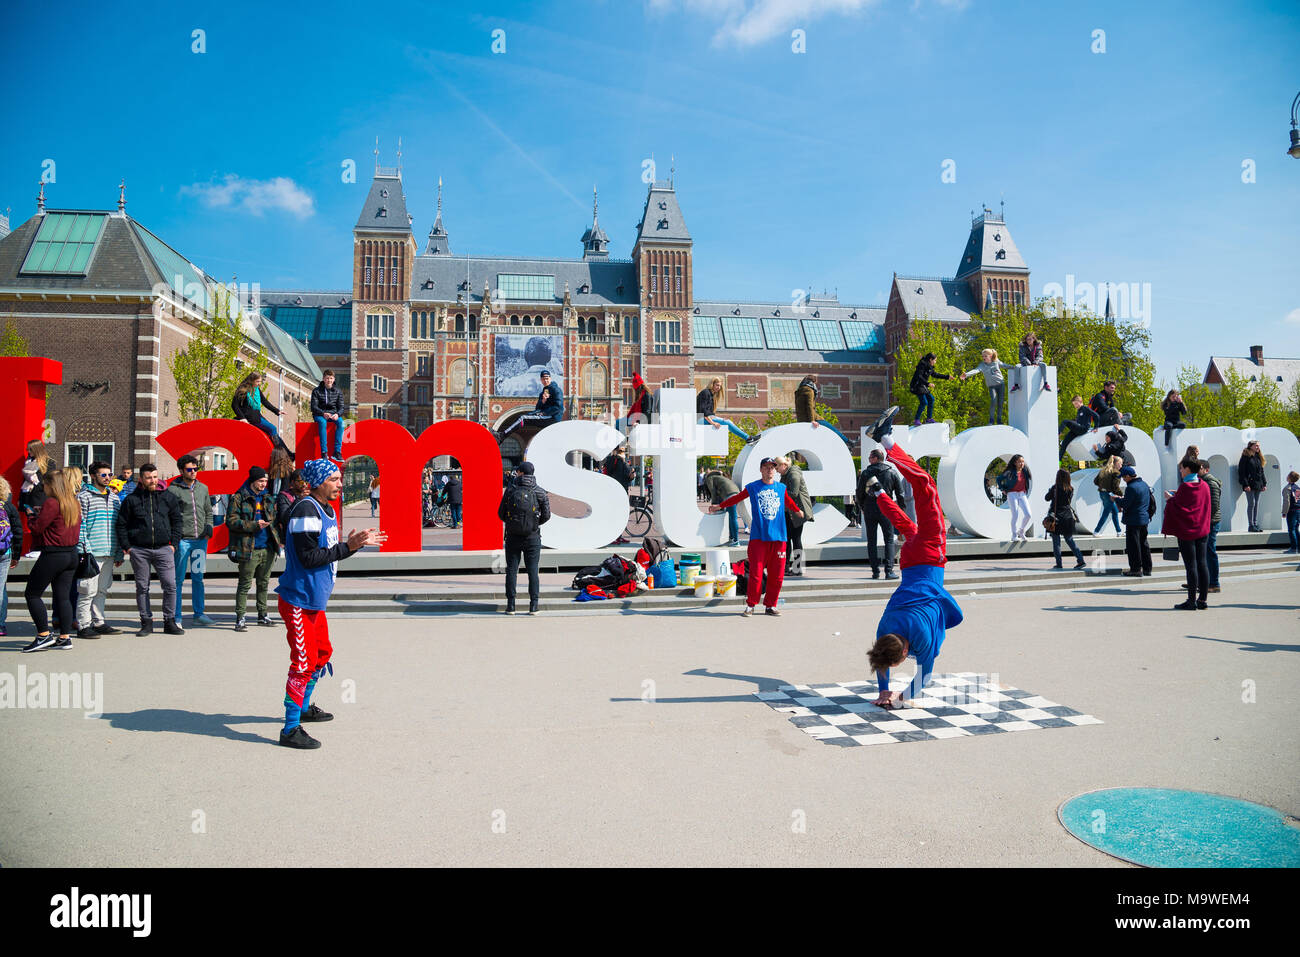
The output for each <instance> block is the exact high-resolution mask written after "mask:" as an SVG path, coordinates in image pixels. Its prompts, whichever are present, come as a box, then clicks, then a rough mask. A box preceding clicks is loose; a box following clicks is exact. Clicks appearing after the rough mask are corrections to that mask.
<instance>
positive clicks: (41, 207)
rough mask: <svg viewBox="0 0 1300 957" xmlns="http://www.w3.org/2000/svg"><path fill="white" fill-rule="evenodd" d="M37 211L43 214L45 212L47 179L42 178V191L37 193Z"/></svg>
mask: <svg viewBox="0 0 1300 957" xmlns="http://www.w3.org/2000/svg"><path fill="white" fill-rule="evenodd" d="M36 212H37V214H38V215H42V216H43V215H44V214H45V180H41V189H40V192H38V193H37V194H36Z"/></svg>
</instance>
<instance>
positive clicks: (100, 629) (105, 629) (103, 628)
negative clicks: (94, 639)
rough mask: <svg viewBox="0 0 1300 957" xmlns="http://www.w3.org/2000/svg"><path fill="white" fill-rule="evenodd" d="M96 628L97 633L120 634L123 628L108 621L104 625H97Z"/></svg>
mask: <svg viewBox="0 0 1300 957" xmlns="http://www.w3.org/2000/svg"><path fill="white" fill-rule="evenodd" d="M94 630H95V634H97V635H120V634H121V633H122V629H121V628H114V627H113V626H112V625H110V624H108V623H107V622H105V623H104V624H102V625H95V628H94Z"/></svg>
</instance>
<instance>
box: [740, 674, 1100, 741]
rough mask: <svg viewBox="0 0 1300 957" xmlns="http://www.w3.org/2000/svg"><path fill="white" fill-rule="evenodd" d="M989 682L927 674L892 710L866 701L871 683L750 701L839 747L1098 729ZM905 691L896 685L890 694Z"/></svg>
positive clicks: (762, 694)
mask: <svg viewBox="0 0 1300 957" xmlns="http://www.w3.org/2000/svg"><path fill="white" fill-rule="evenodd" d="M997 678H998V676H997V675H996V674H994V675H981V674H974V673H972V672H961V673H958V674H951V675H940V674H936V675H931V677H930V684H929V685H928V686H927V687H926V688H925V690H924V691H923V692H922V694H921V696H920V697H918V698H915V699H913V700H910V701H908V702H907V706H906V707H903V708H898V709H895V710H887V709H885V708H878V707H876V706H875V705H874V704H872V703H871V702H872V701H874V700H875V699H876V697H877V696H878V694H879V692H878V690H877V686H876V682H875V681H847V682H844V683H842V684H829V685H811V686H810V685H781V686H780V689H779V690H777V691H759V692H755V695H754V696H755V697H756V698H758V699H760V700H761V701H765V702H766V703H767V704H769V705H770V706H771V707H772V708H774V709H775V710H777V711H784V712H786V713H788V714H789V715H790V716H791V717H790V722H791V724H793V725H794V726H795V727H797V728H802V729H803V730H804V731H806V732H808V734H810V735H812V736H813V737H814V738H816V739H817V740H819V741H822V742H824V743H826V744H836V745H840V746H841V747H853V746H854V745H859V744H894V743H896V742H899V741H931V740H934V739H935V738H961V737H965V736H967V735H972V734H1002V733H1004V732H1007V731H1034V730H1037V729H1038V728H1069V727H1073V726H1075V725H1080V724H1101V721H1100V720H1099V719H1098V718H1094V717H1093V716H1092V715H1088V714H1080V713H1079V712H1078V711H1075V710H1074V709H1073V708H1067V707H1065V706H1064V705H1059V704H1056V703H1055V702H1052V701H1048V700H1047V699H1046V698H1040V697H1038V696H1037V695H1035V694H1032V693H1031V692H1028V691H1021V690H1020V689H1019V688H1010V687H1007V686H1005V685H1000V684H998V682H997ZM906 687H907V682H902V683H899V684H896V685H895V690H902V689H905V688H906Z"/></svg>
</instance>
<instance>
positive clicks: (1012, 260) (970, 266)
mask: <svg viewBox="0 0 1300 957" xmlns="http://www.w3.org/2000/svg"><path fill="white" fill-rule="evenodd" d="M981 269H991V270H999V271H1002V272H1023V273H1028V272H1029V267H1028V266H1027V265H1025V260H1024V257H1023V256H1021V255H1020V250H1019V249H1018V248H1017V247H1016V244H1015V241H1014V240H1013V239H1012V238H1011V231H1010V230H1009V229H1007V224H1006V223H1005V222H1004V221H1003V219H1002V217H1001V216H1000V215H997V214H994V213H990V212H987V211H986V212H985V213H984V214H983V215H981V216H977V217H976V218H975V221H974V223H972V225H971V228H970V238H969V239H967V240H966V249H965V250H964V251H963V252H962V254H961V262H960V263H958V265H957V274H956V277H955V278H957V279H960V278H961V277H962V276H966V275H969V274H970V273H973V272H978V271H979V270H981Z"/></svg>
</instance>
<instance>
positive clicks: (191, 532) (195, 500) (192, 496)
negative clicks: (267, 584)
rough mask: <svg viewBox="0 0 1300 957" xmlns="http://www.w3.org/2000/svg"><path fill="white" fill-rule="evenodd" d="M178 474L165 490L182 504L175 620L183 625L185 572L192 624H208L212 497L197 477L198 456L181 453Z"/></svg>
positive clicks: (209, 620) (177, 551) (209, 621)
mask: <svg viewBox="0 0 1300 957" xmlns="http://www.w3.org/2000/svg"><path fill="white" fill-rule="evenodd" d="M176 468H177V469H178V470H179V471H180V475H178V476H177V477H176V478H174V479H172V482H171V484H170V485H168V486H167V494H168V495H171V496H174V497H175V498H176V500H177V501H178V502H180V505H181V544H180V547H179V548H177V549H176V621H177V622H179V623H180V624H181V627H184V624H185V623H184V616H183V615H182V614H181V610H182V608H181V606H182V604H183V602H182V600H181V592H182V590H183V589H184V587H185V576H186V574H188V575H189V576H190V603H191V604H192V605H193V606H194V624H196V625H211V624H214V622H213V620H212V619H211V618H209V617H208V616H207V615H205V614H203V570H204V568H205V567H206V566H207V559H208V539H210V538H211V537H212V497H211V495H209V493H208V487H207V486H206V485H204V484H203V483H202V482H200V481H199V480H198V478H197V477H196V476H197V475H198V474H199V460H198V459H196V458H195V457H194V456H192V455H182V456H181V457H180V458H179V459H177V460H176Z"/></svg>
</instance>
